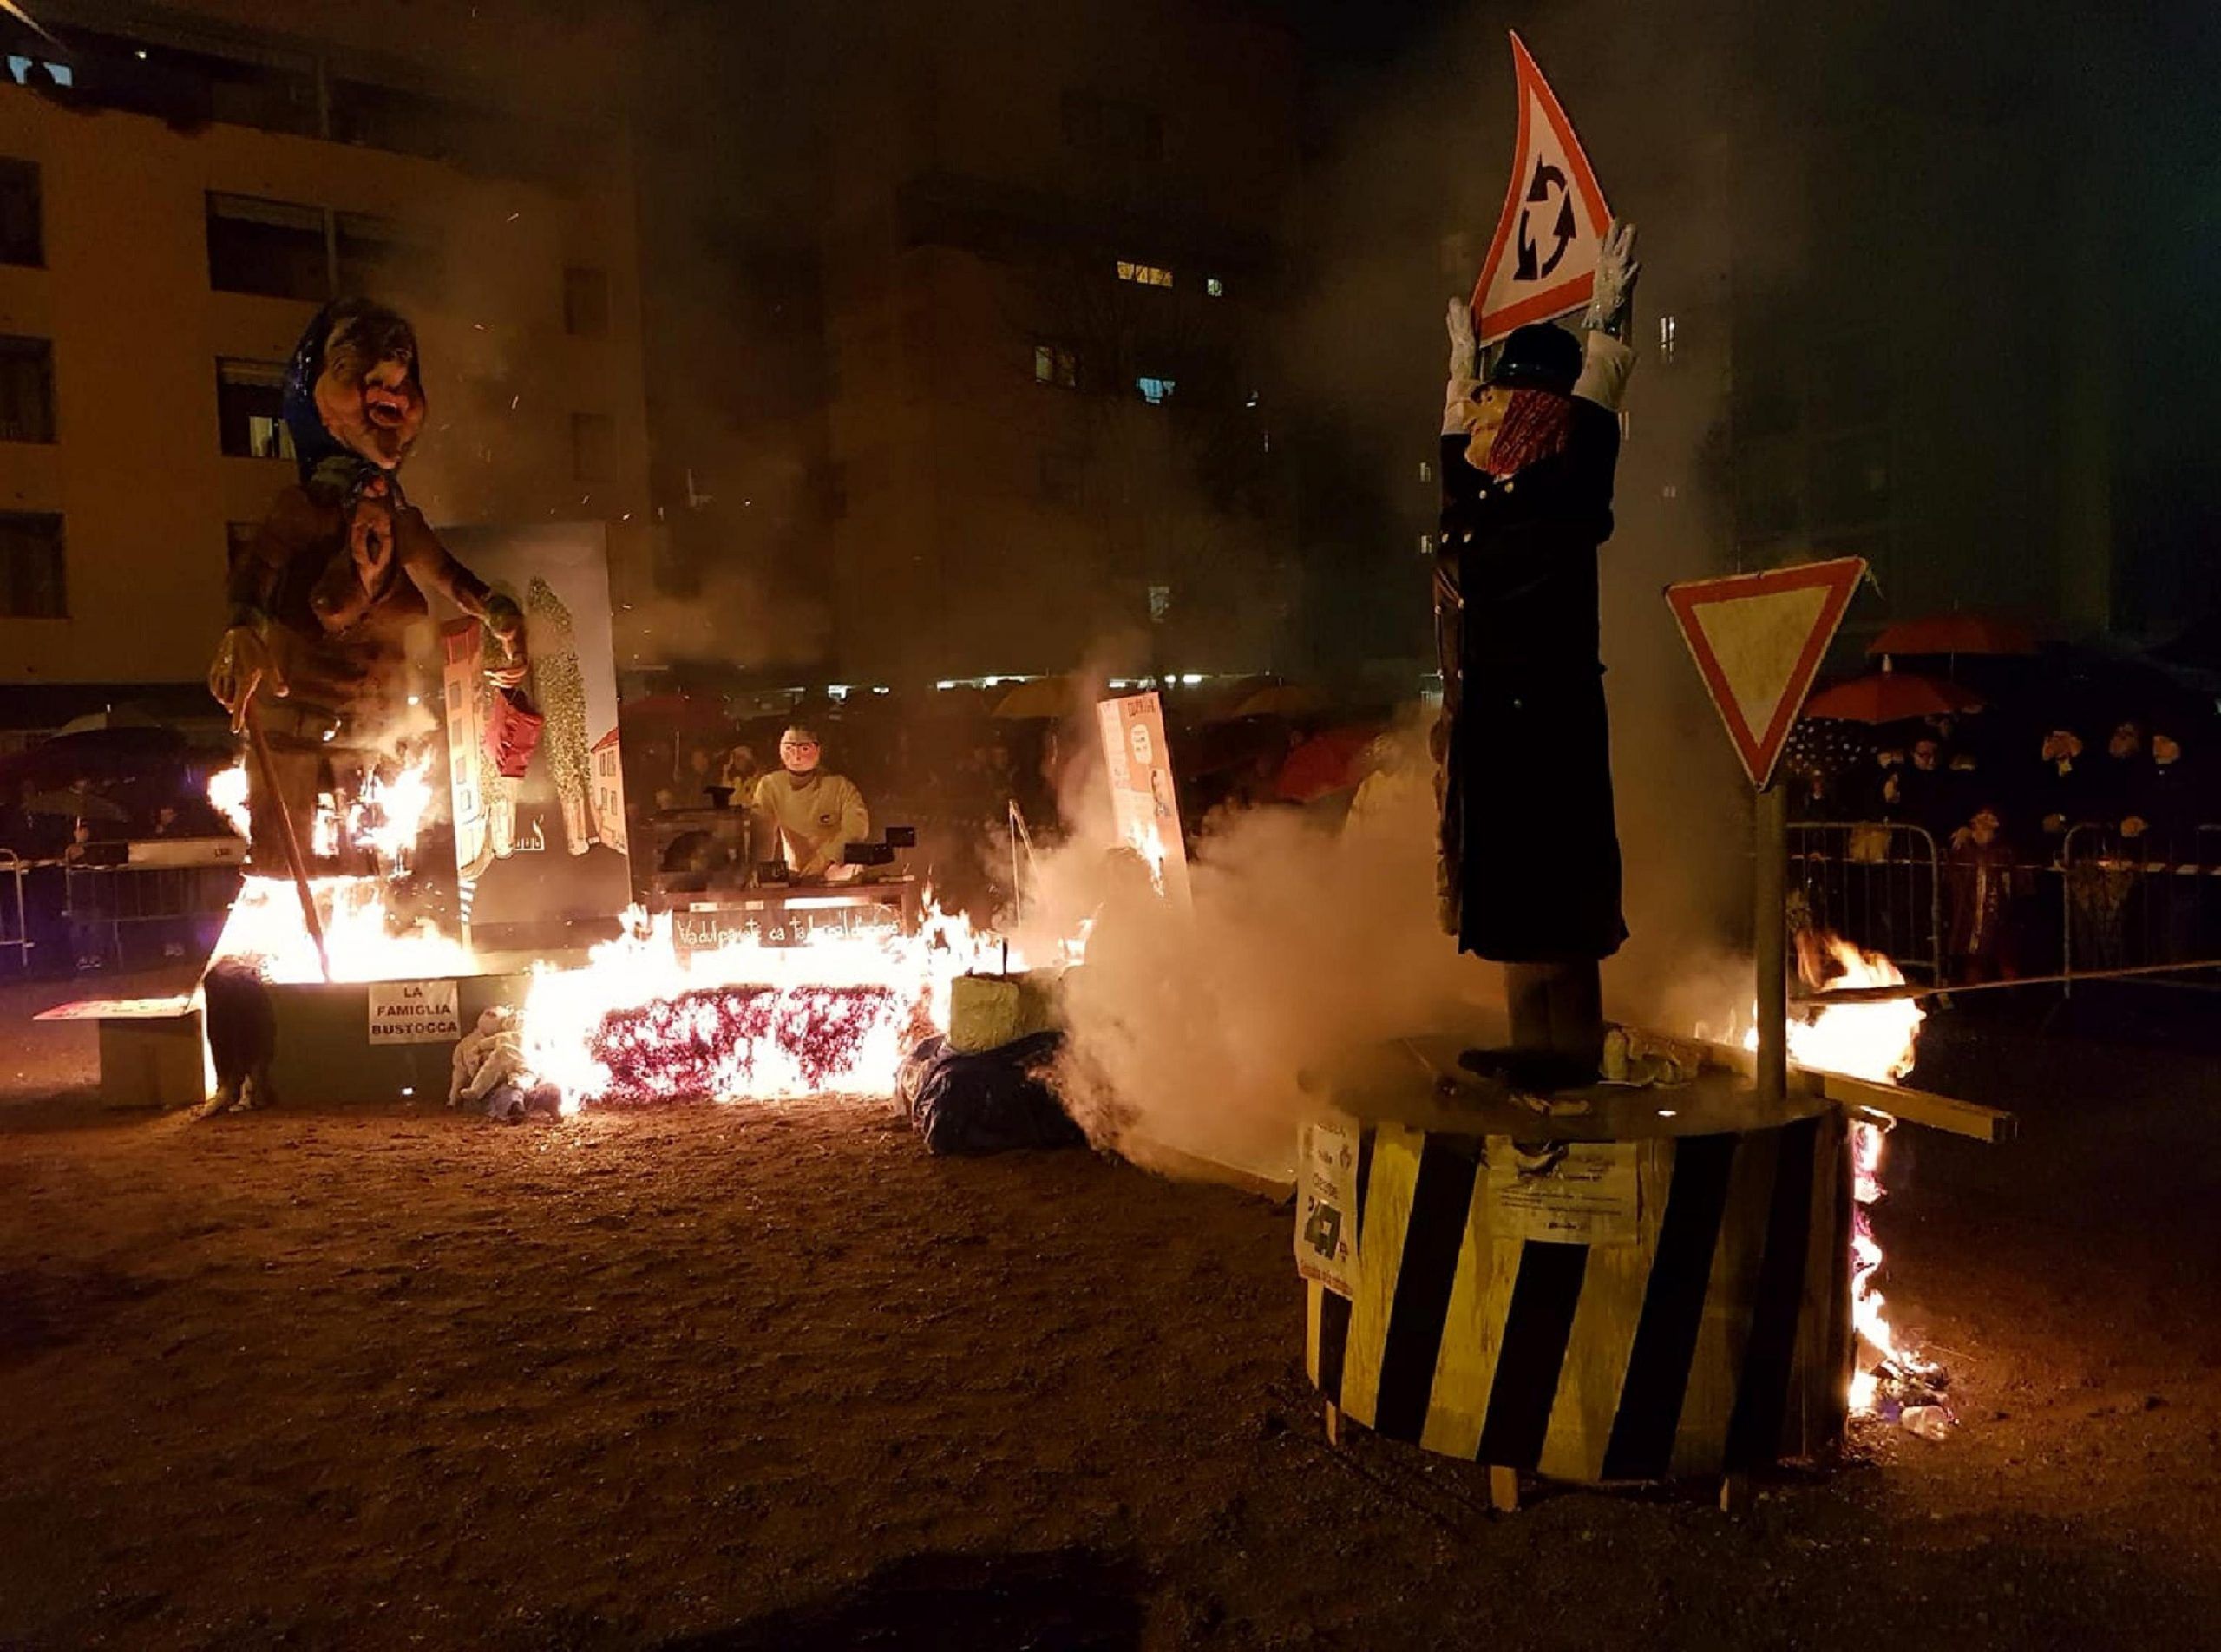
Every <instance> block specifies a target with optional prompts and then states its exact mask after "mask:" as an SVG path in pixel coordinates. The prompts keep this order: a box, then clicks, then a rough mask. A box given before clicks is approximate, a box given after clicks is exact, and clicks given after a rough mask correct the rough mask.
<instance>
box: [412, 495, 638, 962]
mask: <svg viewBox="0 0 2221 1652" xmlns="http://www.w3.org/2000/svg"><path fill="white" fill-rule="evenodd" d="M441 537H442V540H443V541H445V542H446V544H447V547H448V548H449V550H451V551H453V552H454V553H455V556H456V558H457V559H458V560H459V561H462V564H463V566H464V567H468V568H469V569H470V570H471V572H472V573H474V574H477V575H478V577H479V578H480V579H482V580H485V581H486V582H487V583H488V585H490V586H492V587H494V588H495V589H496V590H497V591H500V592H502V593H505V594H506V595H508V597H510V598H511V599H513V600H514V601H515V602H516V604H517V606H519V607H520V608H521V609H523V610H524V616H525V641H526V647H527V652H528V653H529V655H530V658H531V663H532V670H531V673H530V675H529V676H527V678H526V679H525V682H524V692H525V694H526V695H527V697H528V698H529V699H530V700H531V702H532V704H533V705H534V708H536V709H537V711H539V713H540V714H541V716H542V717H543V718H546V719H547V721H546V723H545V724H544V725H543V726H542V728H541V734H540V744H539V745H538V747H537V749H535V750H534V752H533V754H532V757H531V759H530V761H529V762H528V763H527V765H526V768H525V772H524V773H523V774H522V775H521V776H517V777H508V776H504V775H502V774H501V772H500V771H499V769H498V768H497V767H496V765H495V762H494V759H493V757H492V754H491V752H490V751H489V750H488V741H487V733H488V727H489V725H490V724H491V723H492V722H493V719H494V717H495V705H494V700H495V693H496V692H497V691H496V690H495V688H494V686H493V685H492V684H490V683H489V682H488V681H487V680H486V677H485V673H484V671H483V669H482V667H483V666H484V665H485V664H486V663H487V659H486V653H487V649H486V642H487V639H485V637H484V636H483V634H482V627H481V626H478V625H477V624H476V622H475V621H473V620H468V619H463V618H461V617H460V616H455V615H453V614H452V613H450V615H449V623H448V624H446V625H444V626H442V630H441V639H442V671H443V678H442V692H443V695H444V698H445V702H446V703H445V705H444V707H443V710H444V711H445V714H446V718H447V725H448V757H449V790H450V791H451V793H452V796H453V798H454V803H455V861H456V865H457V869H458V871H459V872H460V874H461V875H462V880H463V882H464V884H465V886H466V887H468V888H471V890H472V895H471V900H470V903H469V908H468V909H469V913H470V925H471V929H472V931H473V934H474V935H475V937H476V938H477V939H478V940H479V941H481V942H482V944H487V943H491V944H500V942H501V941H502V940H504V939H508V940H511V941H514V942H516V943H517V944H529V943H530V942H531V941H533V940H534V939H535V938H541V937H542V932H552V931H555V930H560V929H561V928H564V927H566V926H567V925H570V924H573V923H576V922H580V921H614V920H615V919H617V918H618V917H619V915H620V914H622V913H623V912H624V910H625V908H626V906H627V905H628V904H629V903H630V902H631V901H632V869H631V867H630V865H629V864H628V863H627V862H626V837H625V797H624V779H623V776H622V770H621V769H620V767H619V750H618V744H617V737H616V735H617V665H616V653H615V649H614V646H613V643H612V640H611V634H610V622H611V613H610V600H609V556H608V545H607V534H606V528H604V526H603V525H602V524H601V523H599V522H560V523H550V524H548V525H547V526H545V527H534V528H446V529H442V533H441ZM489 931H490V932H494V933H492V934H489V933H488V932H489ZM502 931H508V934H507V935H506V936H504V935H502V934H501V933H500V932H502Z"/></svg>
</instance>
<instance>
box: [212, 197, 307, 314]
mask: <svg viewBox="0 0 2221 1652" xmlns="http://www.w3.org/2000/svg"><path fill="white" fill-rule="evenodd" d="M208 285H210V286H212V287H214V288H215V289H216V290H217V291H218V292H252V293H255V294H258V295H259V296H260V297H263V298H299V299H304V300H306V301H308V302H311V303H320V302H322V301H323V300H324V299H325V298H330V297H331V262H330V259H329V258H328V257H327V254H326V249H325V246H324V209H323V208H322V207H320V206H296V205H294V204H293V203H292V202H291V201H282V200H255V199H254V198H253V197H252V196H248V195H219V194H216V193H213V192H212V193H210V195H209V197H208Z"/></svg>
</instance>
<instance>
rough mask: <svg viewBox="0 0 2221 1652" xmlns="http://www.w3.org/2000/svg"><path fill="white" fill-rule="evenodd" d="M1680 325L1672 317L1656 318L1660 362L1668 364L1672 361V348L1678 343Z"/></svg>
mask: <svg viewBox="0 0 2221 1652" xmlns="http://www.w3.org/2000/svg"><path fill="white" fill-rule="evenodd" d="M1680 331H1681V325H1680V322H1678V321H1676V320H1675V319H1674V318H1673V317H1672V316H1661V317H1659V318H1658V359H1659V360H1660V361H1661V362H1669V361H1672V360H1673V359H1674V347H1675V346H1676V345H1677V344H1680Z"/></svg>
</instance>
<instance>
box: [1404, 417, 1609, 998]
mask: <svg viewBox="0 0 2221 1652" xmlns="http://www.w3.org/2000/svg"><path fill="white" fill-rule="evenodd" d="M1466 442H1467V438H1466V437H1465V436H1462V435H1461V436H1445V437H1444V438H1443V441H1442V481H1443V506H1442V542H1441V546H1440V548H1439V553H1438V554H1439V557H1440V567H1439V569H1438V579H1437V589H1436V613H1437V627H1436V631H1437V636H1436V640H1437V645H1438V650H1439V652H1440V656H1441V664H1442V674H1443V704H1444V711H1445V716H1446V717H1447V719H1448V737H1447V741H1446V751H1445V756H1444V772H1443V781H1444V784H1443V812H1442V872H1443V915H1444V921H1445V928H1449V929H1450V931H1451V933H1452V934H1455V935H1456V936H1457V937H1458V947H1459V948H1460V949H1461V950H1463V951H1465V952H1471V953H1476V954H1479V955H1480V956H1481V957H1484V958H1490V959H1496V960H1499V961H1502V962H1505V963H1551V962H1565V961H1569V960H1582V959H1596V958H1608V957H1609V956H1610V955H1611V954H1613V953H1615V952H1617V951H1618V950H1619V947H1620V943H1621V942H1622V941H1624V940H1626V939H1627V933H1628V932H1627V925H1626V923H1625V922H1624V921H1622V918H1621V915H1620V843H1619V836H1618V834H1617V832H1616V830H1615V825H1614V822H1613V814H1612V761H1611V738H1610V731H1609V728H1608V724H1607V722H1606V718H1605V710H1604V682H1603V671H1604V667H1603V663H1602V660H1601V659H1600V658H1599V657H1598V646H1597V618H1596V607H1597V592H1596V551H1597V547H1598V546H1600V545H1602V543H1603V541H1605V540H1606V539H1608V538H1609V537H1610V535H1611V532H1612V473H1613V470H1614V468H1615V466H1616V464H1617V463H1618V461H1619V451H1620V424H1619V418H1618V416H1617V415H1615V414H1614V413H1612V412H1611V411H1610V410H1608V409H1606V408H1603V407H1600V406H1598V405H1597V404H1596V403H1593V402H1588V401H1583V400H1581V399H1579V398H1577V397H1576V398H1575V400H1574V403H1573V425H1572V431H1571V435H1570V437H1569V441H1568V442H1567V443H1566V446H1565V448H1564V449H1563V450H1562V451H1561V452H1559V453H1557V454H1556V455H1555V456H1551V457H1549V458H1546V459H1542V460H1539V461H1537V462H1535V463H1533V464H1530V465H1529V466H1528V467H1527V468H1526V469H1523V470H1522V471H1520V472H1519V473H1518V474H1517V475H1515V476H1512V477H1510V478H1509V479H1506V480H1502V481H1499V480H1498V479H1497V478H1496V477H1494V476H1491V475H1488V474H1487V473H1486V472H1484V471H1481V470H1478V469H1475V468H1474V467H1473V466H1472V465H1471V464H1469V463H1468V462H1466V458H1465V447H1466Z"/></svg>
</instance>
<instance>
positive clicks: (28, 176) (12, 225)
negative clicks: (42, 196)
mask: <svg viewBox="0 0 2221 1652" xmlns="http://www.w3.org/2000/svg"><path fill="white" fill-rule="evenodd" d="M45 262H46V237H45V233H44V229H43V226H42V223H41V220H40V213H39V199H38V163H37V162H36V161H5V160H0V264H29V265H31V266H39V265H43V264H44V263H45Z"/></svg>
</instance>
